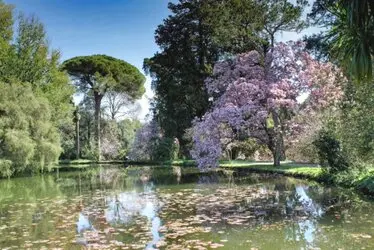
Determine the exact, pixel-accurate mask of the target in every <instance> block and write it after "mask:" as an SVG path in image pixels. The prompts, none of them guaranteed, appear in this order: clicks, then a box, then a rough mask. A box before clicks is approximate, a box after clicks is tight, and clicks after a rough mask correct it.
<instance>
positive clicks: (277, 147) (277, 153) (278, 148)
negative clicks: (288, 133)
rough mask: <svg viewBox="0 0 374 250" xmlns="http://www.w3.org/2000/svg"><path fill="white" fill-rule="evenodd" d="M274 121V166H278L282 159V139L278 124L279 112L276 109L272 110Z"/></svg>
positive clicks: (280, 127) (283, 156)
mask: <svg viewBox="0 0 374 250" xmlns="http://www.w3.org/2000/svg"><path fill="white" fill-rule="evenodd" d="M272 115H273V121H274V153H273V156H274V166H276V167H278V166H280V162H281V160H284V158H285V155H284V140H283V132H282V126H281V124H280V119H279V114H278V113H277V112H276V111H273V112H272Z"/></svg>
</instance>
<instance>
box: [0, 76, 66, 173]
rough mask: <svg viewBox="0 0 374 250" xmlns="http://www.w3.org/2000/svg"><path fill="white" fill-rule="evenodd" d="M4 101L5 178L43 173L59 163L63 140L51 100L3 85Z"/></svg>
mask: <svg viewBox="0 0 374 250" xmlns="http://www.w3.org/2000/svg"><path fill="white" fill-rule="evenodd" d="M0 100H1V102H0V114H1V115H0V158H1V159H2V162H1V165H2V166H1V167H0V168H1V171H0V172H1V173H2V175H3V176H4V175H5V176H9V175H10V174H13V173H17V172H23V171H26V170H27V171H32V172H35V171H43V170H44V169H46V168H49V167H51V166H52V165H53V164H54V163H56V162H57V159H58V157H59V155H60V153H61V147H60V137H59V134H58V131H57V128H56V127H55V126H54V125H53V123H52V122H51V112H50V107H49V104H48V101H47V100H46V99H44V98H42V97H38V96H36V95H35V94H34V93H33V92H32V90H31V88H30V87H28V86H22V85H20V84H17V83H13V84H5V83H0Z"/></svg>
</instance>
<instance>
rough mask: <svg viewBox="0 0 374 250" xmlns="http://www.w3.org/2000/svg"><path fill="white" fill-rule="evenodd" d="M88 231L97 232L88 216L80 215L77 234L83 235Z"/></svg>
mask: <svg viewBox="0 0 374 250" xmlns="http://www.w3.org/2000/svg"><path fill="white" fill-rule="evenodd" d="M86 230H95V229H94V228H93V226H92V224H91V222H90V221H89V220H88V218H87V217H86V216H84V215H83V214H82V213H79V218H78V222H77V232H78V233H79V234H80V233H83V232H84V231H86Z"/></svg>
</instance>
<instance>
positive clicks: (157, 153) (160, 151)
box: [152, 138, 179, 161]
mask: <svg viewBox="0 0 374 250" xmlns="http://www.w3.org/2000/svg"><path fill="white" fill-rule="evenodd" d="M178 153H179V143H176V141H175V140H174V139H173V138H161V139H159V140H158V141H157V143H156V145H155V146H154V149H153V151H152V160H154V161H169V160H176V159H178Z"/></svg>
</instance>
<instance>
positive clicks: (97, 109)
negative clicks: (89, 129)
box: [94, 91, 103, 161]
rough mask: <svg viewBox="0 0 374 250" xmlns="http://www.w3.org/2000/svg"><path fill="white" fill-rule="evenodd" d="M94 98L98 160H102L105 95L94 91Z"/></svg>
mask: <svg viewBox="0 0 374 250" xmlns="http://www.w3.org/2000/svg"><path fill="white" fill-rule="evenodd" d="M94 98H95V142H96V148H95V151H96V154H97V157H98V160H99V161H100V160H101V149H100V118H101V114H100V113H101V112H100V108H101V100H102V98H103V96H102V95H101V94H100V93H98V92H96V91H95V92H94Z"/></svg>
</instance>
